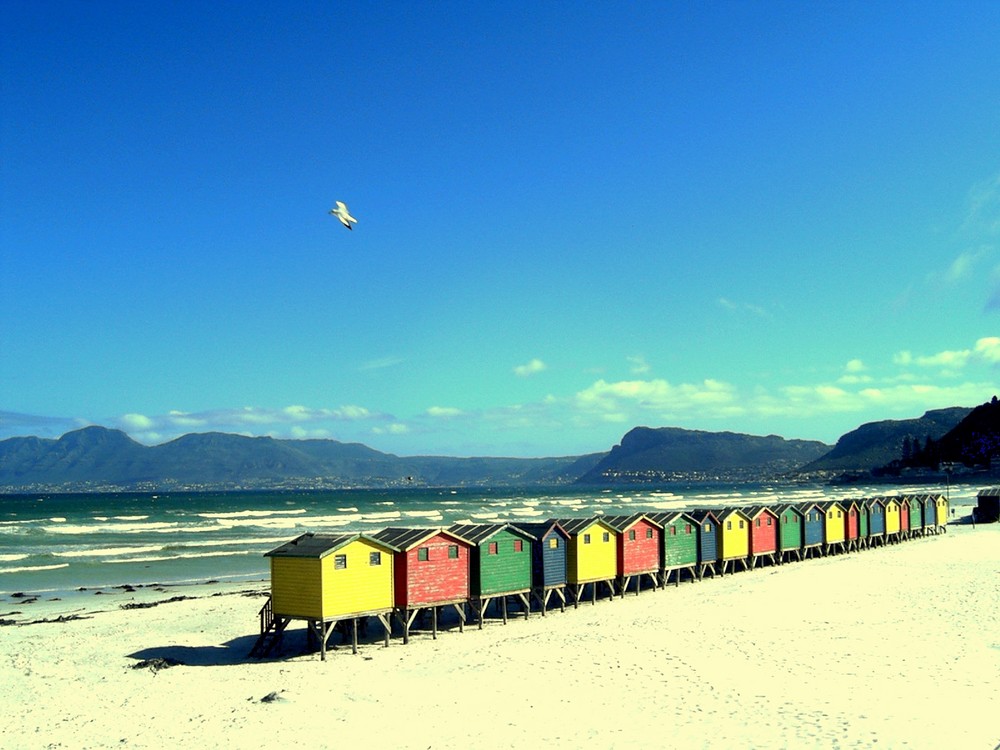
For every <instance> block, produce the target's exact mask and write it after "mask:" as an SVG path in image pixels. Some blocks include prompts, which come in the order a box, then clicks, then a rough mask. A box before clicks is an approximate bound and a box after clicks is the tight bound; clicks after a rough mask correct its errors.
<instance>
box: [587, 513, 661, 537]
mask: <svg viewBox="0 0 1000 750" xmlns="http://www.w3.org/2000/svg"><path fill="white" fill-rule="evenodd" d="M600 518H602V519H603V520H604V521H605V522H606V523H607V524H608V525H610V526H611V527H612V528H613V529H614V530H615V531H617V532H618V533H619V534H621V533H622V532H624V531H626V530H627V529H628V528H629V527H631V526H635V524H637V523H638V522H639V521H641V520H643V519H645V520H647V521H649V522H650V523H652V524H653V525H654V526H658V527H659V528H661V529H662V528H663V524H662V523H660V522H659V521H658V520H656V519H655V518H653V516H652V514H649V513H632V514H631V515H627V516H600Z"/></svg>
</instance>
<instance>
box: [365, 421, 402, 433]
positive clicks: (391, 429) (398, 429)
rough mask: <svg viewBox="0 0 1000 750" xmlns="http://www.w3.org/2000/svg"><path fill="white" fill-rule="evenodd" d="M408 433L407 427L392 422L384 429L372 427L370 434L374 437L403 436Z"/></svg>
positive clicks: (400, 423)
mask: <svg viewBox="0 0 1000 750" xmlns="http://www.w3.org/2000/svg"><path fill="white" fill-rule="evenodd" d="M409 431H410V427H409V425H406V424H404V423H402V422H393V423H392V424H388V425H386V426H385V427H373V428H372V434H374V435H405V434H407V433H408V432H409Z"/></svg>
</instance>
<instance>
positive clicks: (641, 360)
mask: <svg viewBox="0 0 1000 750" xmlns="http://www.w3.org/2000/svg"><path fill="white" fill-rule="evenodd" d="M626 359H628V362H629V366H630V369H631V371H632V374H633V375H645V374H646V373H647V372H649V371H650V369H651V368H650V366H649V363H648V362H647V361H646V358H645V357H643V356H642V355H641V354H640V355H636V356H634V357H627V358H626Z"/></svg>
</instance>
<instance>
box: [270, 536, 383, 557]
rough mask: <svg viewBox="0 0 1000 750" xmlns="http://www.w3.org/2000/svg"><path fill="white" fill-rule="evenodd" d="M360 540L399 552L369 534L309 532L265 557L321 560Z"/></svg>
mask: <svg viewBox="0 0 1000 750" xmlns="http://www.w3.org/2000/svg"><path fill="white" fill-rule="evenodd" d="M358 539H363V540H365V541H366V542H370V543H371V544H375V545H377V546H379V547H384V548H385V549H386V550H388V551H389V552H398V551H399V550H398V549H397V548H396V547H395V546H394V545H392V544H390V543H388V542H385V541H382V540H381V539H376V538H375V537H373V536H369V535H368V534H359V533H357V532H344V533H342V534H314V533H312V532H308V533H306V534H303V535H302V536H299V537H296V538H295V539H293V540H292V541H290V542H286V543H285V544H282V545H281V546H280V547H277V548H275V549H273V550H271V551H270V552H265V553H264V557H308V558H314V559H316V558H321V557H326V556H327V555H329V554H330V553H331V552H334V551H336V550H338V549H340V548H341V547H343V546H344V545H346V544H350V543H351V542H353V541H356V540H358Z"/></svg>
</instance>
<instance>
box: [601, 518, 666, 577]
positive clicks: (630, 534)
mask: <svg viewBox="0 0 1000 750" xmlns="http://www.w3.org/2000/svg"><path fill="white" fill-rule="evenodd" d="M603 519H604V520H605V521H606V522H607V523H608V524H610V525H611V526H612V528H614V530H615V531H617V532H618V594H619V596H625V591H626V590H627V589H628V585H629V583H630V582H631V581H632V579H633V578H635V593H636V594H637V595H638V593H639V589H640V588H641V582H642V577H643V576H648V577H649V580H650V582H651V583H652V584H653V588H654V589H655V588H656V587H657V585H658V584H659V580H658V579H659V575H660V538H661V536H662V535H663V527H662V526H661V525H660V524H658V523H657V522H656V521H654V520H653V519H652V518H650V517H649V516H647V515H645V514H644V513H636V514H634V515H631V516H603Z"/></svg>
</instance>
